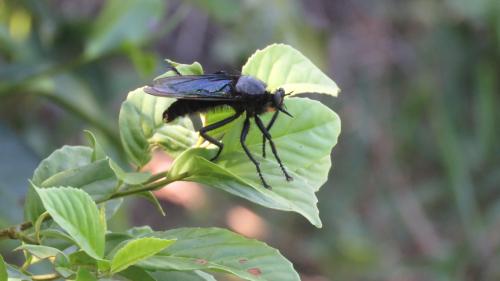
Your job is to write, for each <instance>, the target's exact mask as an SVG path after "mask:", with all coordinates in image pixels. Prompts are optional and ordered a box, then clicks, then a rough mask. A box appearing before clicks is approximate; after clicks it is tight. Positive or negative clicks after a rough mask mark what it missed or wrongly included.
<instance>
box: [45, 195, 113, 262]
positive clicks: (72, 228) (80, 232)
mask: <svg viewBox="0 0 500 281" xmlns="http://www.w3.org/2000/svg"><path fill="white" fill-rule="evenodd" d="M36 192H37V193H38V195H39V196H40V199H41V200H42V203H43V206H44V207H45V209H46V210H47V211H48V212H49V214H50V215H51V217H52V218H53V219H54V221H55V222H56V223H57V224H58V225H59V226H60V227H61V228H62V229H64V230H65V231H66V232H68V234H69V235H70V236H71V237H72V238H73V239H74V240H75V242H76V243H77V244H78V246H80V248H81V249H82V250H84V251H85V252H86V253H87V254H88V255H89V256H91V257H93V258H95V259H101V258H102V257H103V255H104V233H105V231H106V230H105V227H104V224H103V222H102V221H101V219H100V216H99V210H98V209H97V206H96V204H95V203H94V201H93V200H92V198H91V197H90V196H89V195H88V194H87V193H86V192H84V191H82V190H80V189H76V188H71V187H60V188H36Z"/></svg>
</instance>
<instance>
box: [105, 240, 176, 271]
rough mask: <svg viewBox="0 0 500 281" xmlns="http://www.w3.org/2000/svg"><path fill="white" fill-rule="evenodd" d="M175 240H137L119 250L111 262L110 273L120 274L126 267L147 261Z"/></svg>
mask: <svg viewBox="0 0 500 281" xmlns="http://www.w3.org/2000/svg"><path fill="white" fill-rule="evenodd" d="M174 242H175V240H165V239H159V238H151V237H150V238H138V239H135V240H132V241H129V242H128V243H127V244H125V245H124V246H123V247H122V248H120V249H119V250H118V251H117V252H116V254H115V255H114V256H113V259H112V260H111V272H112V273H116V272H120V271H122V270H124V269H126V268H127V267H129V266H131V265H134V264H136V263H137V262H140V261H141V260H144V259H147V258H149V257H151V256H153V255H155V254H156V253H158V252H160V251H162V250H163V249H165V248H167V247H168V246H170V245H171V244H172V243H174Z"/></svg>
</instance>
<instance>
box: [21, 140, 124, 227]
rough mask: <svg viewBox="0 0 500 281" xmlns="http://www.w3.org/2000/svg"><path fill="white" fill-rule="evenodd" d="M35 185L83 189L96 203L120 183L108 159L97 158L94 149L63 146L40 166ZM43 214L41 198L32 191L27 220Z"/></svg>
mask: <svg viewBox="0 0 500 281" xmlns="http://www.w3.org/2000/svg"><path fill="white" fill-rule="evenodd" d="M94 160H97V161H95V162H93V161H94ZM32 182H33V184H35V185H36V186H38V187H53V186H72V187H76V188H81V189H84V190H85V191H86V192H87V193H89V194H90V195H91V196H92V197H93V199H94V200H102V199H104V198H107V197H108V196H109V195H110V194H111V193H113V192H114V190H115V188H116V185H117V182H118V181H117V179H116V176H115V173H114V171H113V170H112V169H111V168H110V167H109V162H108V159H99V158H96V156H95V153H94V150H93V149H92V148H89V147H85V146H63V147H62V148H60V149H58V150H56V151H54V152H53V153H52V154H51V155H49V157H47V158H46V159H44V160H43V161H42V162H41V163H40V164H39V165H38V167H37V168H36V170H35V172H34V174H33V178H32ZM43 212H44V209H43V206H42V205H41V203H40V199H39V198H38V195H37V194H36V192H34V190H33V189H32V188H31V187H30V189H29V190H28V195H27V197H26V204H25V217H26V219H27V220H31V221H33V220H36V218H38V216H40V215H41V214H42V213H43Z"/></svg>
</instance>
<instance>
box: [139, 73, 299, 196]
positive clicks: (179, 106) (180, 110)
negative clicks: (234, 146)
mask: <svg viewBox="0 0 500 281" xmlns="http://www.w3.org/2000/svg"><path fill="white" fill-rule="evenodd" d="M169 68H170V69H171V70H172V71H174V72H175V73H176V75H175V76H170V77H164V78H159V79H156V80H155V81H154V82H153V86H150V87H149V86H146V87H145V88H144V91H145V92H146V93H148V94H151V95H155V96H161V97H170V98H176V99H177V101H175V102H174V103H173V104H172V105H171V106H170V107H169V108H168V109H167V110H165V112H164V113H163V118H164V120H165V122H167V123H168V122H172V121H173V120H175V119H176V118H178V117H180V116H184V115H188V114H192V113H199V112H207V111H211V110H214V109H217V108H220V107H224V106H229V107H231V108H233V109H234V111H235V114H234V115H232V116H230V117H228V118H226V119H223V120H221V121H218V122H216V123H213V124H210V125H208V126H205V127H203V128H201V129H200V130H199V133H200V135H201V136H202V137H203V138H204V139H205V140H207V141H208V142H210V143H212V144H214V145H216V146H218V147H219V150H218V151H217V153H216V154H215V156H214V157H213V158H212V159H211V161H214V160H215V159H217V157H219V155H220V153H221V152H222V149H223V147H224V144H223V143H222V142H220V141H219V140H217V139H215V138H213V137H212V136H210V135H208V134H207V133H208V132H209V131H211V130H215V129H217V128H220V127H222V126H224V125H226V124H228V123H230V122H232V121H234V120H236V119H237V118H238V117H240V116H241V115H242V114H243V113H245V121H244V122H243V129H242V130H241V135H240V143H241V146H242V148H243V150H244V151H245V153H246V154H247V156H248V158H249V159H250V160H251V161H252V162H253V164H254V165H255V168H256V169H257V173H258V175H259V177H260V180H261V181H262V184H263V185H264V186H265V187H266V188H270V186H269V185H268V184H267V182H266V181H265V179H264V177H263V176H262V172H261V170H260V167H259V162H258V161H257V160H256V159H255V158H254V157H253V156H252V154H251V153H250V150H249V149H248V147H247V145H246V144H245V139H246V137H247V135H248V131H249V130H250V119H251V118H253V119H254V120H255V123H256V124H257V127H258V128H259V129H260V131H261V132H262V134H263V143H262V156H263V157H266V156H265V153H266V150H265V144H266V140H268V141H269V144H270V145H271V151H272V152H273V154H274V157H275V158H276V160H277V161H278V164H279V166H280V168H281V170H282V171H283V174H284V175H285V177H286V180H287V181H291V180H292V179H293V178H292V177H291V176H290V175H289V174H288V172H287V171H286V169H285V166H284V165H283V163H282V162H281V159H280V158H279V156H278V151H277V150H276V146H275V145H274V142H273V140H272V138H271V135H270V134H269V130H270V129H271V127H272V126H273V124H274V123H275V121H276V118H277V117H278V114H279V112H283V113H284V114H286V115H288V116H290V117H292V115H291V114H290V113H288V112H287V111H286V109H285V107H284V103H283V101H284V97H285V96H286V95H287V94H285V91H284V90H283V89H282V88H279V89H277V90H276V91H275V92H274V93H270V92H268V91H266V84H265V83H264V82H262V81H260V80H259V79H257V78H255V77H252V76H247V75H230V74H226V73H224V72H217V73H215V74H204V75H182V74H181V73H180V72H179V71H178V70H177V69H176V68H175V67H174V66H173V65H170V66H169ZM269 111H274V115H273V116H272V118H271V121H270V122H269V124H268V125H267V126H265V125H264V124H263V122H262V120H261V119H260V117H259V115H261V114H263V113H266V112H269Z"/></svg>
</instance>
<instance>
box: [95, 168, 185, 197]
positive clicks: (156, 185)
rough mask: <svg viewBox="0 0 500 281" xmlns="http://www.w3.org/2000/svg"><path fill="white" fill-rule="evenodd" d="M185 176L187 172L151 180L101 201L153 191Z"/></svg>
mask: <svg viewBox="0 0 500 281" xmlns="http://www.w3.org/2000/svg"><path fill="white" fill-rule="evenodd" d="M186 177H187V174H181V175H179V176H178V177H176V178H173V179H168V178H164V179H162V180H159V181H156V182H153V183H151V184H148V185H145V186H143V187H141V188H137V189H129V190H125V191H122V192H117V193H115V194H113V195H111V197H109V198H108V199H106V200H103V202H105V201H108V200H111V199H116V198H120V197H125V196H128V195H133V194H138V193H142V192H146V191H154V190H156V189H158V188H161V187H163V186H165V185H167V184H169V183H172V182H175V181H179V180H182V179H184V178H186ZM98 203H102V202H98Z"/></svg>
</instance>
